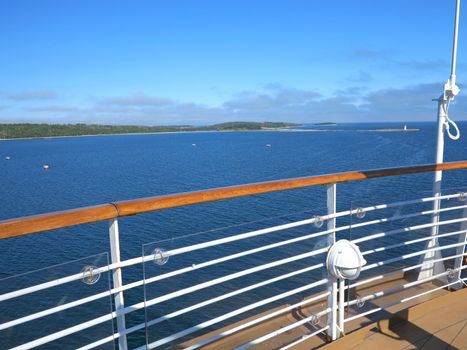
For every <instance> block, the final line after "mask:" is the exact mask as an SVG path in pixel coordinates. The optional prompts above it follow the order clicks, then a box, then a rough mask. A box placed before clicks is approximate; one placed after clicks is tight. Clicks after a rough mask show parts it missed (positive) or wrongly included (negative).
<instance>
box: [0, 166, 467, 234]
mask: <svg viewBox="0 0 467 350" xmlns="http://www.w3.org/2000/svg"><path fill="white" fill-rule="evenodd" d="M459 169H467V161H459V162H450V163H443V164H430V165H419V166H411V167H400V168H388V169H377V170H367V171H352V172H344V173H335V174H327V175H317V176H310V177H301V178H294V179H286V180H275V181H268V182H259V183H254V184H247V185H239V186H230V187H222V188H215V189H210V190H204V191H196V192H187V193H179V194H171V195H165V196H156V197H148V198H141V199H135V200H128V201H120V202H115V203H108V204H102V205H97V206H92V207H85V208H77V209H71V210H66V211H59V212H53V213H47V214H40V215H33V216H26V217H20V218H15V219H9V220H3V221H0V239H5V238H11V237H16V236H21V235H26V234H31V233H37V232H42V231H48V230H54V229H59V228H63V227H69V226H75V225H80V224H87V223H91V222H96V221H102V220H108V219H115V218H118V217H124V216H129V215H136V214H140V213H146V212H150V211H156V210H162V209H168V208H175V207H181V206H186V205H192V204H199V203H206V202H213V201H218V200H222V199H230V198H236V197H244V196H250V195H255V194H262V193H269V192H276V191H284V190H292V189H298V188H304V187H312V186H318V185H327V184H332V183H342V182H349V181H357V180H365V179H374V178H380V177H388V176H398V175H408V174H417V173H426V172H432V171H439V170H443V171H446V170H459Z"/></svg>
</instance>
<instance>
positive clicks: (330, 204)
mask: <svg viewBox="0 0 467 350" xmlns="http://www.w3.org/2000/svg"><path fill="white" fill-rule="evenodd" d="M327 209H328V215H332V214H335V213H336V184H331V185H328V186H327ZM335 228H336V218H335V217H333V218H330V219H328V220H327V229H328V231H331V232H330V233H329V234H328V236H327V238H328V241H327V245H328V246H329V247H331V246H332V245H333V244H334V243H335V242H336V232H335V231H334V230H335ZM328 279H329V281H328V283H327V290H328V291H329V293H330V294H329V295H328V298H327V305H328V307H329V308H330V309H331V312H329V313H328V317H327V325H328V326H329V328H328V331H327V333H328V336H329V337H330V338H331V340H336V339H337V338H338V337H339V335H340V334H339V331H338V329H337V288H338V286H337V280H336V279H335V278H334V277H333V276H331V275H330V274H329V273H328Z"/></svg>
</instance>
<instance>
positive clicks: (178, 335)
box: [136, 278, 328, 350]
mask: <svg viewBox="0 0 467 350" xmlns="http://www.w3.org/2000/svg"><path fill="white" fill-rule="evenodd" d="M327 281H328V279H327V278H324V279H322V280H319V281H316V282H313V283H310V284H307V285H305V286H302V287H299V288H295V289H292V290H289V291H287V292H284V293H281V294H278V295H275V296H273V297H270V298H267V299H263V300H260V301H258V302H256V303H253V304H250V305H247V306H244V307H242V308H240V309H237V310H234V311H231V312H229V313H227V314H224V315H221V316H218V317H216V318H213V319H211V320H208V321H205V322H202V323H200V324H197V325H196V326H193V327H190V328H187V329H185V330H183V331H180V332H177V333H175V334H172V335H170V336H167V337H165V338H162V339H159V340H157V341H155V342H153V343H151V344H148V345H147V349H153V348H155V347H158V346H160V345H164V344H167V343H170V342H171V341H174V340H177V339H179V338H181V337H184V336H186V335H189V334H192V333H194V332H196V331H198V330H201V329H203V328H206V327H209V326H212V325H214V324H216V323H219V322H222V321H224V320H227V319H229V318H232V317H234V316H237V315H240V314H242V313H244V312H246V311H249V310H253V309H255V308H258V307H260V306H263V305H266V304H269V303H272V302H274V301H277V300H280V299H284V298H286V297H288V296H291V295H294V294H297V293H300V292H303V291H305V290H307V289H312V288H315V287H318V286H320V285H324V284H326V283H327ZM145 349H146V347H141V348H138V349H136V350H145Z"/></svg>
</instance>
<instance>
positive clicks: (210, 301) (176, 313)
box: [147, 263, 324, 327]
mask: <svg viewBox="0 0 467 350" xmlns="http://www.w3.org/2000/svg"><path fill="white" fill-rule="evenodd" d="M320 267H324V264H323V263H321V264H316V265H313V266H309V267H306V268H304V269H300V270H297V271H293V272H289V273H287V274H285V275H282V276H278V277H274V278H271V279H268V280H265V281H262V282H259V283H255V284H252V285H250V286H247V287H244V288H241V289H237V290H235V291H232V292H230V293H227V294H222V295H220V296H218V297H216V298H212V299H208V300H205V301H203V302H201V303H198V304H195V305H192V306H189V307H186V308H184V309H181V310H177V311H174V312H171V313H170V314H167V315H164V316H160V317H158V318H156V319H154V320H151V321H148V322H147V327H151V326H154V325H156V324H158V323H161V322H163V321H166V320H168V319H171V318H174V317H177V316H180V315H182V314H185V313H187V312H190V311H193V310H196V309H199V308H200V307H204V306H206V305H210V304H213V303H216V302H219V301H221V300H225V299H228V298H231V297H233V296H236V295H239V294H242V293H245V292H248V291H250V290H253V289H257V288H260V287H263V286H266V285H268V284H271V283H275V282H278V281H282V280H284V279H287V278H290V277H293V276H297V275H300V274H303V273H306V272H309V271H313V270H316V269H318V268H320Z"/></svg>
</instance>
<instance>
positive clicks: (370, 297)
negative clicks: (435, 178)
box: [347, 266, 467, 306]
mask: <svg viewBox="0 0 467 350" xmlns="http://www.w3.org/2000/svg"><path fill="white" fill-rule="evenodd" d="M466 268H467V266H463V267H462V268H461V269H466ZM448 273H449V272H447V271H445V272H442V273H440V274H437V275H433V276H430V277H427V278H424V279H422V280H416V281H414V282H409V283H405V284H403V285H400V286H397V287H393V288H389V289H385V290H382V291H379V292H375V293H372V294H369V295H366V296H364V297H361V298H360V299H359V300H356V299H354V300H350V301H348V302H347V306H351V305H355V304H357V303H358V302H359V301H364V302H367V301H369V300H373V299H376V298H379V297H382V296H385V295H389V294H393V293H395V292H398V291H401V290H404V289H408V288H411V287H415V286H418V285H420V284H422V283H426V282H430V281H433V280H436V279H439V278H440V277H442V276H446V275H447V274H448ZM444 286H446V284H445V285H444Z"/></svg>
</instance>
